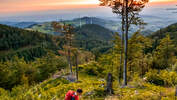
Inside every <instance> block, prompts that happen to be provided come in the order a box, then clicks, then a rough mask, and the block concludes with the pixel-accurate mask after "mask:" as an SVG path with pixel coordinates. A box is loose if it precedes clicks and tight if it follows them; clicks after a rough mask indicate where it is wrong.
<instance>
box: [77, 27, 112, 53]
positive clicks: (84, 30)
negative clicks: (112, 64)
mask: <svg viewBox="0 0 177 100" xmlns="http://www.w3.org/2000/svg"><path fill="white" fill-rule="evenodd" d="M75 33H76V35H75V40H76V45H78V46H79V47H81V48H84V49H86V50H89V51H93V52H101V53H103V52H105V51H107V50H108V49H109V48H111V46H112V45H111V44H110V41H111V40H113V35H114V33H113V32H112V31H110V30H109V29H106V28H104V27H102V26H100V25H96V24H85V25H83V26H82V27H77V28H76V29H75Z"/></svg>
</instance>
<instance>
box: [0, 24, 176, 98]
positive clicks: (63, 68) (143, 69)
mask: <svg viewBox="0 0 177 100" xmlns="http://www.w3.org/2000/svg"><path fill="white" fill-rule="evenodd" d="M69 32H70V31H68V33H67V35H68V34H70V33H69ZM73 33H75V34H73V35H74V37H73V39H72V38H71V39H70V38H69V39H68V40H70V41H71V42H72V44H73V45H70V44H67V43H65V42H66V40H64V39H65V38H66V37H65V38H63V37H64V36H67V35H66V34H64V35H61V36H57V37H54V36H53V35H49V34H44V33H40V32H35V31H27V30H22V29H19V28H14V27H9V26H5V25H0V37H1V38H0V41H1V42H0V43H1V45H0V46H1V51H0V55H1V57H5V58H3V59H5V60H1V62H0V76H1V77H0V100H1V99H2V100H63V99H64V97H65V94H66V92H67V91H68V90H74V91H75V90H76V89H78V88H82V89H83V91H84V92H83V95H82V97H80V98H81V100H105V99H106V98H107V99H108V98H110V99H111V98H114V99H115V100H175V98H176V97H175V86H176V85H177V55H176V52H177V45H176V36H177V35H176V34H177V33H176V24H173V25H171V26H169V27H167V28H164V29H161V33H162V34H160V35H159V34H158V33H159V31H158V32H155V33H153V34H152V35H150V36H144V35H142V34H141V32H135V33H134V34H133V35H132V36H131V37H130V38H129V40H128V45H129V46H128V55H129V56H128V67H127V69H128V70H127V71H128V72H127V79H128V85H127V86H126V87H123V86H122V83H123V76H122V73H123V67H121V61H120V56H121V52H120V50H121V49H122V48H121V46H120V45H121V38H120V36H119V35H118V34H116V33H113V32H111V31H110V30H108V29H105V28H103V27H102V26H99V25H95V24H86V25H83V26H82V27H77V28H75V29H74V32H73ZM38 47H40V48H41V49H40V50H39V49H37V50H35V49H33V48H38ZM68 48H69V49H70V51H69V49H68ZM81 48H83V49H81ZM30 49H32V50H34V51H30ZM41 50H44V51H45V52H43V51H41ZM68 51H69V53H70V59H68V55H69V53H67V52H68ZM42 52H43V53H42ZM36 53H37V54H40V53H42V54H43V55H40V57H39V58H36V56H35V54H36ZM5 54H7V55H10V54H14V55H17V56H11V55H10V56H9V59H7V56H5ZM29 57H33V60H26V58H29ZM37 57H38V56H37ZM69 64H72V71H73V74H72V78H73V79H76V77H77V74H78V80H74V82H73V81H72V80H70V77H71V73H70V72H69V71H70V68H69ZM110 73H111V74H112V76H113V80H112V89H113V92H114V93H113V94H112V95H111V96H110V95H109V93H108V92H107V91H106V90H107V84H108V82H107V81H108V74H110ZM108 100H109V99H108Z"/></svg>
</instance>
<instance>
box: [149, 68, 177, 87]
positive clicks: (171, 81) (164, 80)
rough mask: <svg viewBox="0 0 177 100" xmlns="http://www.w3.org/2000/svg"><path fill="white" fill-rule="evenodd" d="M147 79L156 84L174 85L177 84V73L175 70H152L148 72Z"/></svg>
mask: <svg viewBox="0 0 177 100" xmlns="http://www.w3.org/2000/svg"><path fill="white" fill-rule="evenodd" d="M146 77H147V81H148V82H150V83H153V84H155V85H161V86H174V85H176V84H177V73H176V72H174V71H171V72H169V71H167V70H161V71H160V72H158V71H157V70H151V71H149V72H147V73H146Z"/></svg>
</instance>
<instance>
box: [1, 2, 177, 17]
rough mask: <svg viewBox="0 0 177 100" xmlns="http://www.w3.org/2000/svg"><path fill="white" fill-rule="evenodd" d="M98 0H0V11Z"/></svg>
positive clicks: (83, 5) (81, 4)
mask: <svg viewBox="0 0 177 100" xmlns="http://www.w3.org/2000/svg"><path fill="white" fill-rule="evenodd" d="M175 1H176V0H150V3H156V4H161V3H164V2H165V3H167V2H175ZM98 3H99V1H98V0H1V3H0V9H1V10H0V13H1V14H2V13H4V14H7V13H18V12H25V11H41V10H54V9H72V8H90V7H95V6H96V5H95V4H98Z"/></svg>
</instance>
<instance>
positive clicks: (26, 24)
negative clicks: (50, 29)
mask: <svg viewBox="0 0 177 100" xmlns="http://www.w3.org/2000/svg"><path fill="white" fill-rule="evenodd" d="M0 24H4V25H8V26H13V27H18V28H28V27H30V26H33V25H35V24H39V23H38V22H0Z"/></svg>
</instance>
